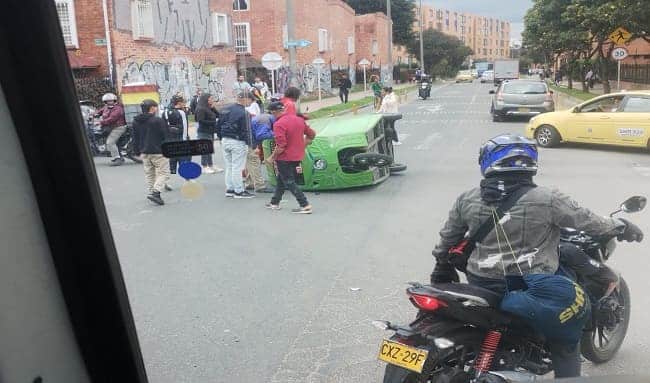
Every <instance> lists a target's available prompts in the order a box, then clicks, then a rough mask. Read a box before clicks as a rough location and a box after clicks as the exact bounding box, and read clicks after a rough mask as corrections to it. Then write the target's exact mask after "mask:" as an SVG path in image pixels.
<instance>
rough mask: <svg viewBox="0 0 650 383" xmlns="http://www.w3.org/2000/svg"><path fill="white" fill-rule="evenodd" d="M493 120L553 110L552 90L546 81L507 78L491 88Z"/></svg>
mask: <svg viewBox="0 0 650 383" xmlns="http://www.w3.org/2000/svg"><path fill="white" fill-rule="evenodd" d="M490 94H494V97H492V107H491V108H490V113H492V120H493V121H501V120H502V119H504V118H506V117H511V116H527V117H532V116H536V115H538V114H540V113H546V112H553V111H555V102H554V101H553V91H552V90H550V89H548V86H547V85H546V83H544V82H541V81H536V80H508V81H504V82H503V83H501V85H499V87H498V88H497V90H496V91H494V90H491V91H490Z"/></svg>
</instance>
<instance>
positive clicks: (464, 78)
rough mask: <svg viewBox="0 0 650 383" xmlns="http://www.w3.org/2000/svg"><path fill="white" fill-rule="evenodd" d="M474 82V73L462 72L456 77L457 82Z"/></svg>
mask: <svg viewBox="0 0 650 383" xmlns="http://www.w3.org/2000/svg"><path fill="white" fill-rule="evenodd" d="M472 81H474V76H472V71H469V70H461V71H460V72H458V74H457V75H456V82H457V83H458V82H472Z"/></svg>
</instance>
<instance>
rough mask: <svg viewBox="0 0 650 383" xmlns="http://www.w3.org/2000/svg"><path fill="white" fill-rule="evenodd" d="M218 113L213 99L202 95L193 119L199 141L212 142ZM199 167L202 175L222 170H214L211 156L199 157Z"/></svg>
mask: <svg viewBox="0 0 650 383" xmlns="http://www.w3.org/2000/svg"><path fill="white" fill-rule="evenodd" d="M218 117H219V113H218V112H217V110H216V109H215V108H214V99H213V98H212V95H210V94H209V93H205V94H202V95H201V97H199V101H198V103H197V106H196V112H195V113H194V118H195V120H196V122H198V124H199V127H198V129H197V131H196V133H197V134H196V135H197V137H198V138H199V139H204V140H212V141H213V140H214V132H215V129H216V126H217V118H218ZM201 165H202V166H203V173H207V174H214V173H218V172H222V171H223V169H221V168H219V167H218V166H217V167H216V168H215V167H214V163H213V160H212V154H204V155H202V156H201Z"/></svg>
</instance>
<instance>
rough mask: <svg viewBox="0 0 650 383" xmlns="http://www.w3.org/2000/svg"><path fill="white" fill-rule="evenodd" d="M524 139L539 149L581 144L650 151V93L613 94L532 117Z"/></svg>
mask: <svg viewBox="0 0 650 383" xmlns="http://www.w3.org/2000/svg"><path fill="white" fill-rule="evenodd" d="M526 137H528V138H531V139H534V140H535V141H537V144H538V145H539V146H542V147H551V146H555V145H557V144H559V143H560V142H582V143H589V144H606V145H621V146H636V147H647V148H649V149H650V90H642V91H627V92H621V93H612V94H607V95H603V96H600V97H596V98H593V99H591V100H589V101H586V102H583V103H582V104H579V105H577V106H575V107H573V108H571V109H569V110H564V111H561V112H551V113H544V114H540V115H538V116H536V117H533V118H532V119H531V120H530V122H529V123H528V125H527V126H526Z"/></svg>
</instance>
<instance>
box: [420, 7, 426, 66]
mask: <svg viewBox="0 0 650 383" xmlns="http://www.w3.org/2000/svg"><path fill="white" fill-rule="evenodd" d="M420 70H421V71H422V73H423V74H424V73H426V71H425V70H424V41H423V40H422V0H420Z"/></svg>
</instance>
